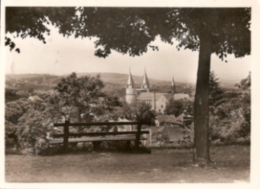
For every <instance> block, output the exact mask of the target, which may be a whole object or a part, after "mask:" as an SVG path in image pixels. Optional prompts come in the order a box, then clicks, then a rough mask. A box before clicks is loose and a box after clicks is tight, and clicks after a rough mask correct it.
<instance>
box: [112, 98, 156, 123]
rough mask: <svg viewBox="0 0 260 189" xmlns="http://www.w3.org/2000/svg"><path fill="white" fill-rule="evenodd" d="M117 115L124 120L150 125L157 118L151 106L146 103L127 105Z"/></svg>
mask: <svg viewBox="0 0 260 189" xmlns="http://www.w3.org/2000/svg"><path fill="white" fill-rule="evenodd" d="M116 113H117V114H118V115H120V117H122V118H126V119H128V120H133V121H138V122H143V123H149V124H151V123H152V122H153V120H154V118H155V112H154V111H153V110H151V105H149V104H146V103H144V102H133V103H131V104H127V103H125V104H123V106H122V108H120V109H118V111H117V112H116Z"/></svg>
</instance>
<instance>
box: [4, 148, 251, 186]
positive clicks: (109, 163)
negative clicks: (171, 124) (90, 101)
mask: <svg viewBox="0 0 260 189" xmlns="http://www.w3.org/2000/svg"><path fill="white" fill-rule="evenodd" d="M191 158H192V151H191V150H189V149H179V150H176V149H175V150H174V149H152V154H124V153H100V152H99V153H94V152H93V153H90V152H86V153H78V154H66V155H57V156H48V157H47V156H46V157H35V156H34V157H31V156H21V155H7V156H6V164H5V165H6V181H7V182H127V183H132V182H139V183H140V182H141V183H152V182H153V183H158V182H166V183H175V182H177V183H180V182H185V183H194V182H195V183H197V182H211V183H227V182H231V183H232V182H248V181H249V173H250V146H238V145H237V146H222V147H212V148H211V158H212V160H213V161H216V162H217V165H218V166H217V168H215V169H213V168H198V167H192V166H191Z"/></svg>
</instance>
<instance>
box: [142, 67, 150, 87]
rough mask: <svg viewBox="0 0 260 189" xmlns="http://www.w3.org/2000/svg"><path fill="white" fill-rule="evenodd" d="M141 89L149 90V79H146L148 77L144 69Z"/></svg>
mask: <svg viewBox="0 0 260 189" xmlns="http://www.w3.org/2000/svg"><path fill="white" fill-rule="evenodd" d="M141 90H142V91H146V92H150V85H149V81H148V78H147V75H146V70H144V77H143V83H142V85H141Z"/></svg>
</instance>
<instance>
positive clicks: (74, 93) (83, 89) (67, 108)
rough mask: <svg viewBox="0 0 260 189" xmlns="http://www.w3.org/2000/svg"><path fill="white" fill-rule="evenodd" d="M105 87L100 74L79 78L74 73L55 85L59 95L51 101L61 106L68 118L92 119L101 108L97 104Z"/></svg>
mask: <svg viewBox="0 0 260 189" xmlns="http://www.w3.org/2000/svg"><path fill="white" fill-rule="evenodd" d="M103 87H104V84H103V82H102V81H101V80H100V77H99V76H97V77H89V76H85V77H81V78H77V75H76V74H75V73H72V74H71V75H70V76H68V77H67V78H63V79H62V80H61V81H60V82H59V83H58V85H57V86H56V87H55V90H56V91H57V92H58V96H55V97H53V98H52V99H51V102H52V103H54V104H56V106H58V107H59V110H60V112H61V114H62V115H63V116H64V117H65V118H66V119H74V120H77V121H79V122H81V121H82V120H85V121H87V120H88V121H90V120H91V119H93V116H94V115H95V113H96V112H97V111H98V109H99V107H98V106H97V104H98V103H99V100H100V98H101V97H103V96H104V94H103V93H102V91H101V90H102V88H103Z"/></svg>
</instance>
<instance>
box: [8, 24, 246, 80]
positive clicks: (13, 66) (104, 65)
mask: <svg viewBox="0 0 260 189" xmlns="http://www.w3.org/2000/svg"><path fill="white" fill-rule="evenodd" d="M9 36H11V37H12V35H9ZM45 37H46V41H47V44H43V43H42V42H41V41H39V40H37V39H34V38H26V39H21V38H13V37H12V38H13V39H14V41H15V43H16V45H17V47H19V48H20V50H21V53H20V54H18V53H16V52H15V51H14V50H13V51H10V50H9V48H5V55H6V65H5V68H6V69H5V72H6V73H7V74H8V73H13V74H23V73H48V74H54V75H63V74H70V73H72V72H76V73H83V72H98V73H103V72H108V73H124V74H128V73H129V69H131V72H132V74H133V75H138V76H142V75H143V73H144V70H146V72H147V75H148V77H149V78H153V79H159V80H165V81H170V80H171V78H172V77H174V79H175V81H177V82H189V83H195V82H196V76H197V66H198V52H192V51H190V50H184V49H181V50H180V51H178V50H177V49H176V45H177V43H174V44H173V45H169V44H166V43H163V42H161V41H160V40H159V37H157V38H156V40H155V41H154V42H152V43H151V44H152V45H158V47H159V51H153V50H152V49H148V52H147V53H145V54H143V55H142V56H136V57H130V56H129V55H122V54H119V53H117V52H116V51H112V53H111V54H110V55H109V56H108V57H107V58H105V59H104V58H99V57H96V56H94V52H95V47H94V41H95V39H94V38H92V39H91V40H90V39H88V38H84V39H79V38H78V39H75V38H74V37H69V38H65V37H63V36H62V35H59V34H58V31H57V29H56V28H54V27H51V35H50V36H47V35H46V36H45ZM227 60H228V63H225V62H224V61H221V60H220V59H219V58H218V57H217V56H216V55H214V54H213V55H212V56H211V70H212V71H214V72H215V74H216V76H217V77H218V78H219V80H220V81H225V82H239V81H240V80H241V79H243V78H245V77H246V76H247V75H248V73H249V70H250V56H247V57H244V58H234V56H233V55H231V56H228V58H227Z"/></svg>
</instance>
